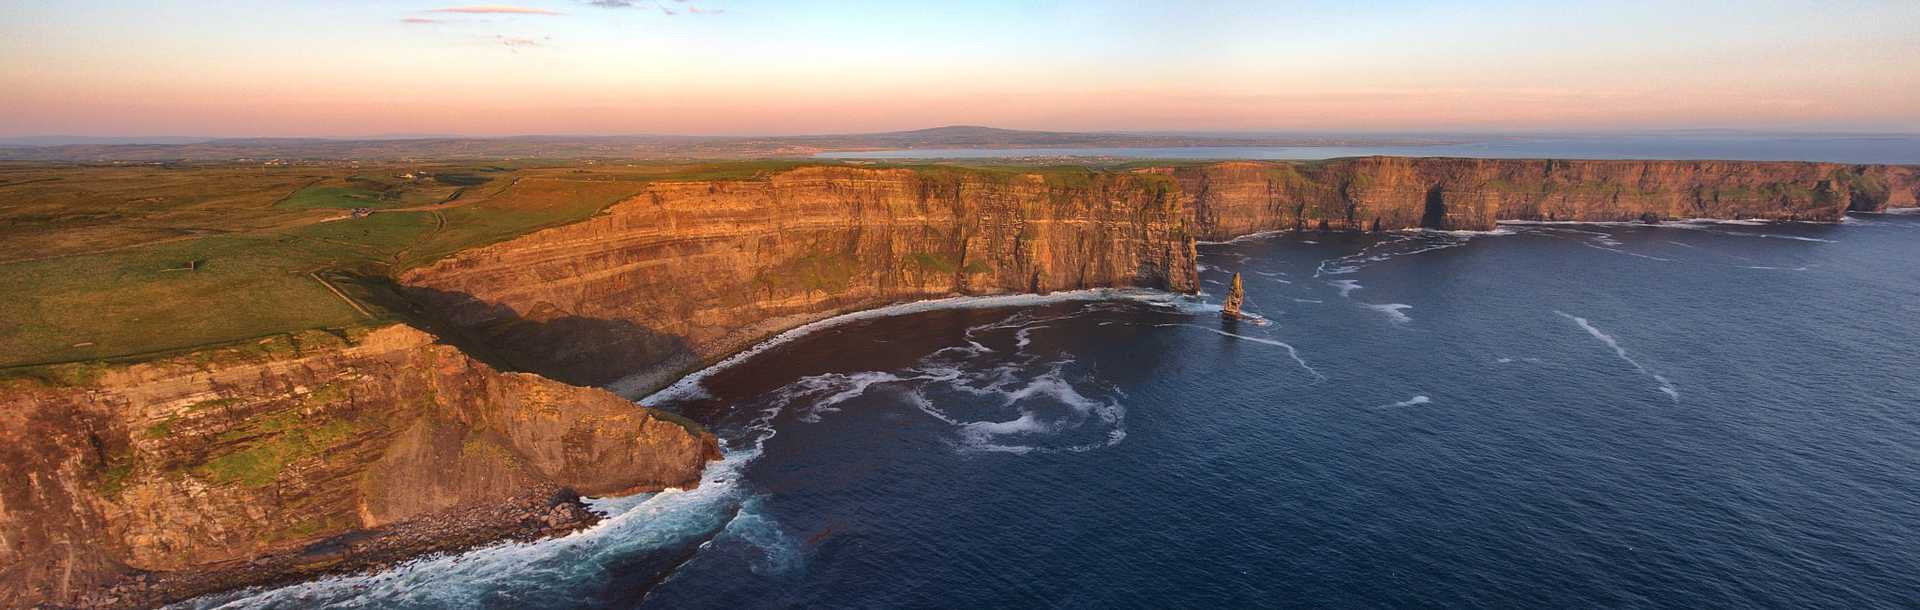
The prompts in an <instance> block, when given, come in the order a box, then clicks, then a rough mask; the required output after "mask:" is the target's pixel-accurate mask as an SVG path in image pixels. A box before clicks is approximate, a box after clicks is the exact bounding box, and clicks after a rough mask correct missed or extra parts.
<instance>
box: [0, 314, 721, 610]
mask: <svg viewBox="0 0 1920 610" xmlns="http://www.w3.org/2000/svg"><path fill="white" fill-rule="evenodd" d="M67 373H68V374H69V377H67V378H64V379H60V380H57V381H56V382H52V383H49V382H37V381H30V380H15V381H11V382H8V383H7V384H6V387H4V388H0V396H4V397H5V409H0V606H5V607H19V606H25V605H31V604H35V603H55V604H75V605H88V606H109V607H111V606H119V605H137V604H141V603H149V602H154V601H164V600H165V599H167V598H168V597H169V596H173V597H177V596H180V595H187V594H193V593H200V592H205V591H206V590H210V589H217V588H222V587H230V586H237V585H244V584H251V583H252V582H255V581H264V580H273V579H280V578H287V577H296V576H299V575H302V574H312V573H318V572H324V571H327V570H329V569H335V568H338V567H350V566H351V565H354V562H352V561H349V559H350V558H349V557H347V556H345V555H344V554H342V553H340V552H332V551H328V550H327V548H329V547H338V548H339V549H347V548H351V547H354V546H355V545H358V546H359V547H361V548H362V550H364V551H365V552H366V553H371V554H374V555H381V554H382V553H384V555H385V559H386V560H393V559H397V558H399V556H400V555H404V554H407V553H398V552H391V550H392V549H405V550H407V551H408V552H410V553H417V552H423V551H429V550H436V549H438V548H442V547H448V546H454V547H457V546H462V545H469V544H476V543H480V542H485V541H487V540H492V539H497V538H499V537H502V536H507V535H516V534H530V533H535V532H538V531H542V530H545V529H555V530H556V531H559V530H565V529H568V527H571V526H577V525H579V523H577V522H573V521H568V520H558V521H556V522H555V523H551V524H548V523H545V514H544V512H543V513H542V514H540V515H537V516H538V517H540V518H539V519H537V521H540V523H531V522H527V517H528V515H527V512H528V511H530V510H536V509H537V510H538V511H546V510H548V507H549V506H560V505H562V504H565V502H563V501H560V500H551V499H552V498H555V497H556V493H559V492H560V491H561V490H563V489H570V490H577V491H578V492H579V493H586V494H619V493H631V492H637V491H649V490H658V489H661V488H664V487H674V486H679V487H689V486H693V485H696V484H697V483H698V482H699V476H700V473H701V470H702V468H703V466H704V463H705V462H706V461H707V460H708V459H710V458H714V457H716V456H717V453H718V448H717V446H716V444H715V441H714V438H713V436H712V435H711V434H709V433H706V432H705V431H703V430H701V429H700V428H699V427H698V426H694V425H692V424H690V423H686V422H684V421H682V420H678V419H677V418H674V417H673V416H670V415H667V414H663V413H659V412H655V411H652V410H649V409H642V408H638V407H636V406H635V405H634V404H633V403H632V402H630V401H627V400H625V399H622V398H620V397H618V396H615V395H613V394H611V393H608V392H605V391H602V390H595V389H588V388H580V387H574V386H569V385H566V384H562V383H558V382H554V381H551V380H547V379H543V378H540V377H538V376H535V375H531V374H526V373H502V372H498V371H495V370H493V369H492V368H490V367H487V366H486V365H484V364H481V363H479V362H476V361H474V360H472V359H470V358H468V357H466V356H465V355H463V354H461V353H460V352H459V351H458V350H457V349H455V348H453V347H450V346H446V345H439V344H436V343H435V342H434V338H433V337H432V336H431V335H428V334H426V333H423V332H420V331H418V330H415V329H413V328H411V327H407V326H404V325H394V326H388V327H385V328H380V329H376V330H372V331H369V332H365V333H355V334H354V335H353V336H349V337H344V338H343V337H336V336H333V335H329V334H326V333H308V334H305V335H300V336H294V337H283V338H276V339H270V340H267V341H265V342H263V343H261V344H259V345H251V346H247V347H244V348H229V349H223V350H211V351H205V352H199V353H195V354H192V355H190V356H185V357H181V358H176V359H171V360H166V361H159V362H152V363H145V364H137V365H131V366H125V367H117V368H105V369H87V368H79V369H75V370H69V371H67ZM561 495H565V494H561ZM528 504H531V505H534V507H533V508H525V507H524V506H523V505H528ZM500 507H522V509H519V510H501V509H500ZM449 523H457V524H464V525H460V526H458V527H455V526H451V525H447V524H449ZM549 526H550V527H549ZM436 530H445V531H443V532H442V535H440V536H436V537H431V538H430V539H422V540H405V539H404V537H405V536H404V535H414V536H416V537H418V535H419V532H422V531H436ZM410 532H411V534H409V533H410ZM384 534H402V535H403V536H401V538H394V539H390V540H389V541H388V542H385V543H379V541H378V540H377V539H378V538H380V536H382V535H384ZM456 534H457V535H456ZM463 536H464V537H465V538H462V537H463ZM370 541H371V542H370ZM160 582H165V583H169V586H167V587H161V588H158V589H153V590H151V591H149V589H152V588H151V587H145V586H133V587H129V586H128V585H129V584H130V583H132V584H140V585H144V584H149V583H160ZM196 583H197V584H196Z"/></svg>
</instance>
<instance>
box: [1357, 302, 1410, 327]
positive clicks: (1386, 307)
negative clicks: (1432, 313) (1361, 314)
mask: <svg viewBox="0 0 1920 610" xmlns="http://www.w3.org/2000/svg"><path fill="white" fill-rule="evenodd" d="M1360 306H1361V307H1365V308H1367V309H1371V310H1374V311H1377V312H1380V313H1382V314H1386V316H1387V320H1388V321H1391V322H1393V323H1394V324H1406V323H1408V322H1412V321H1413V316H1409V315H1407V314H1406V313H1405V312H1406V310H1408V309H1413V306H1412V305H1408V304H1406V303H1361V304H1360Z"/></svg>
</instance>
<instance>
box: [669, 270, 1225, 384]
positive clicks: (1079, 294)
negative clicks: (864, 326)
mask: <svg viewBox="0 0 1920 610" xmlns="http://www.w3.org/2000/svg"><path fill="white" fill-rule="evenodd" d="M1182 297H1183V295H1177V294H1173V293H1168V292H1160V291H1154V290H1138V289H1112V288H1095V289H1089V290H1071V291H1064V292H1055V293H1052V294H1046V295H1037V294H1008V295H997V296H981V297H948V298H944V299H931V300H925V301H914V302H911V303H901V304H897V305H889V306H886V307H879V308H875V309H868V310H864V311H857V312H853V313H849V314H843V315H838V316H834V317H831V318H827V319H824V320H818V321H815V322H812V323H809V324H804V325H801V326H799V327H795V328H792V329H789V330H787V331H786V332H782V333H780V334H778V335H774V336H773V338H770V339H767V340H765V341H761V342H760V343H758V344H755V345H754V346H753V347H750V348H747V349H745V350H742V351H740V352H739V353H736V354H734V355H732V356H728V357H726V358H724V359H722V360H720V361H719V362H716V363H714V364H713V365H712V366H709V367H707V368H704V369H701V370H699V371H695V372H693V373H691V374H688V375H687V376H685V377H681V378H680V380H679V381H676V382H674V383H673V384H672V385H669V386H667V387H665V388H663V389H661V390H660V391H658V392H654V393H653V394H650V395H648V396H647V397H645V398H642V399H641V400H640V402H641V403H642V404H649V405H651V404H657V403H659V402H662V401H667V400H683V399H688V398H696V397H700V396H702V395H704V394H705V389H704V388H702V387H701V384H702V383H704V382H705V381H706V379H707V378H708V377H711V376H713V375H714V374H715V373H718V372H720V371H724V370H727V369H729V368H733V367H735V366H738V365H739V364H740V363H742V362H746V361H747V360H751V359H752V358H753V357H755V356H758V355H760V354H763V353H766V352H767V351H769V350H772V349H774V348H777V347H780V346H782V345H786V344H788V343H792V342H793V341H794V340H796V339H799V338H801V337H805V336H807V335H810V334H813V333H816V332H820V331H822V330H826V329H829V328H833V327H835V326H839V325H842V324H846V323H849V322H854V321H858V320H871V319H875V318H887V317H893V316H901V315H906V314H912V313H920V312H926V311H936V310H941V309H992V308H998V307H1032V306H1037V305H1051V304H1054V303H1071V302H1076V301H1102V300H1131V301H1137V302H1142V303H1147V304H1150V305H1151V304H1161V303H1170V305H1168V306H1169V307H1173V308H1179V307H1180V306H1181V305H1179V304H1178V303H1179V302H1180V301H1181V300H1182ZM1215 308H1216V309H1218V306H1217V305H1216V306H1215Z"/></svg>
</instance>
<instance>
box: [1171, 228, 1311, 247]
mask: <svg viewBox="0 0 1920 610" xmlns="http://www.w3.org/2000/svg"><path fill="white" fill-rule="evenodd" d="M1288 232H1289V231H1288V230H1286V229H1281V230H1277V231H1257V232H1253V233H1248V234H1246V235H1241V236H1239V237H1235V238H1233V239H1229V240H1225V241H1210V240H1205V239H1196V240H1194V242H1193V243H1194V244H1196V245H1201V246H1218V245H1223V244H1232V243H1239V242H1243V241H1254V240H1258V239H1266V238H1269V237H1276V236H1280V235H1285V234H1287V233H1288ZM1307 243H1312V242H1307Z"/></svg>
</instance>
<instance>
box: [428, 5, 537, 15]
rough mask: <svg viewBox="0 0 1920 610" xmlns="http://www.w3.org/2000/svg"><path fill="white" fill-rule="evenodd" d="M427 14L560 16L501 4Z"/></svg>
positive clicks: (443, 9) (444, 9)
mask: <svg viewBox="0 0 1920 610" xmlns="http://www.w3.org/2000/svg"><path fill="white" fill-rule="evenodd" d="M429 12H434V13H461V14H467V15H558V14H560V12H559V11H552V10H547V9H544V8H530V7H525V6H506V5H501V4H488V5H480V6H449V7H446V8H436V9H433V10H432V11H429Z"/></svg>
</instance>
